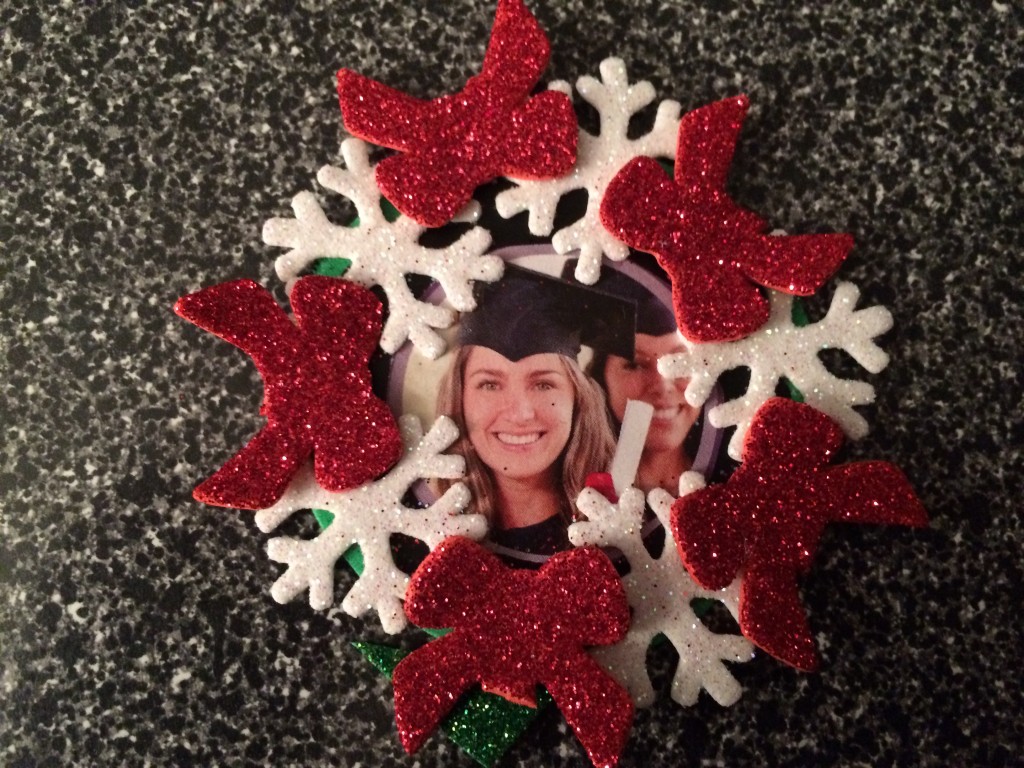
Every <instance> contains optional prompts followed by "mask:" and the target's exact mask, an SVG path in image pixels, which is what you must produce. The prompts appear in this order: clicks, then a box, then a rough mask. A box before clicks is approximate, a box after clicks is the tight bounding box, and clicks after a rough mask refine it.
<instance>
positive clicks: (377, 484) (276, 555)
mask: <svg viewBox="0 0 1024 768" xmlns="http://www.w3.org/2000/svg"><path fill="white" fill-rule="evenodd" d="M399 426H400V428H401V431H402V441H403V443H404V444H405V450H406V454H405V456H404V457H403V458H402V459H401V460H400V461H399V462H398V464H396V465H395V467H394V468H393V469H392V470H391V471H390V472H389V473H388V474H386V475H385V476H384V477H382V478H380V479H379V480H376V481H374V482H372V483H368V484H366V485H363V486H361V487H359V488H354V489H352V490H349V491H343V492H341V493H332V492H330V491H325V490H324V489H323V488H321V487H320V486H319V485H317V483H316V480H315V479H314V477H313V472H312V467H311V466H309V467H307V468H306V469H305V471H304V472H303V473H302V474H301V475H299V476H298V477H297V478H296V479H295V480H294V481H293V482H292V484H291V485H290V486H289V488H288V491H287V492H286V493H285V495H284V497H283V498H282V499H281V500H280V501H279V502H277V503H276V504H275V505H274V506H272V507H269V508H267V509H264V510H261V511H260V512H258V513H257V514H256V524H257V525H258V526H259V528H260V530H262V531H264V532H269V531H272V530H274V529H275V528H276V527H277V526H278V525H280V524H281V523H282V522H283V521H284V520H286V519H288V518H289V517H290V516H291V515H292V514H294V513H295V512H297V511H299V510H305V509H325V510H327V511H328V512H331V513H332V514H333V515H334V520H333V521H332V522H331V524H330V525H329V526H327V528H326V529H324V530H323V531H322V532H321V533H320V534H319V535H318V536H317V537H316V538H314V539H309V540H303V539H296V538H293V537H290V536H280V537H277V538H275V539H271V540H270V542H269V544H268V545H267V552H268V554H269V555H270V558H271V559H272V560H275V561H277V562H279V563H285V564H286V565H287V566H288V569H287V570H286V571H285V572H284V574H282V575H281V577H280V578H279V579H278V580H277V581H276V582H275V583H274V586H273V587H272V589H271V595H272V596H273V597H274V599H275V600H277V602H279V603H286V602H288V601H290V600H292V599H294V598H295V597H296V596H298V595H299V594H301V593H302V592H304V591H306V590H307V589H308V590H309V604H310V605H311V606H312V607H313V608H315V609H317V610H324V609H325V608H327V607H328V606H330V605H331V603H332V602H333V600H334V569H335V566H336V564H337V561H338V558H340V557H341V556H342V555H343V554H344V553H345V551H346V550H347V549H348V548H349V547H351V546H352V545H353V544H358V545H359V548H360V550H361V551H362V555H363V562H364V570H363V572H362V574H360V576H359V577H358V578H357V579H356V582H355V584H354V585H353V586H352V588H351V589H350V590H349V592H348V594H347V595H346V596H345V600H344V601H343V602H342V604H341V607H342V609H343V610H344V611H345V612H346V613H348V614H349V615H351V616H361V615H362V614H363V613H365V612H366V611H368V610H375V611H377V613H378V615H379V616H380V621H381V625H382V626H383V628H384V631H385V632H388V633H391V634H394V633H396V632H399V631H401V630H402V629H403V628H404V627H405V625H406V618H405V611H404V610H403V608H402V602H401V601H402V599H403V598H404V596H405V589H406V587H407V586H408V583H409V577H408V576H406V575H405V574H404V573H403V572H402V571H400V570H399V569H398V567H397V566H396V565H395V562H394V559H393V558H392V555H391V543H390V538H391V534H392V533H403V534H405V535H407V536H412V537H413V538H416V539H419V540H421V541H423V542H425V543H426V544H427V545H428V546H429V547H430V548H431V549H433V548H434V547H436V546H437V545H438V544H440V543H441V541H442V540H444V538H445V537H447V536H468V537H470V538H473V539H479V538H481V537H483V535H484V534H485V533H486V530H487V524H486V521H485V519H484V518H483V517H482V516H480V515H462V514H458V513H459V512H461V510H463V509H464V508H465V507H466V505H467V504H468V503H469V498H470V494H469V489H468V488H467V487H466V486H465V485H463V484H462V483H456V484H455V485H453V486H452V487H451V488H449V489H448V490H447V491H446V492H445V493H444V495H443V496H441V498H439V499H438V500H437V501H436V502H434V503H433V504H432V505H430V506H428V507H426V508H425V509H413V508H410V507H407V506H405V505H404V504H403V503H402V496H403V495H404V494H405V492H406V491H407V490H408V489H409V487H410V486H411V485H412V484H413V483H414V482H416V481H417V480H420V479H427V478H457V477H461V476H462V475H463V473H464V472H465V460H464V459H463V458H462V457H461V456H449V455H445V454H442V453H441V451H443V450H445V449H446V448H447V447H448V446H450V445H451V444H452V443H453V442H454V441H455V439H456V438H457V437H458V428H457V427H456V426H455V422H453V421H452V420H451V419H449V418H447V417H445V416H442V417H441V418H439V419H438V420H437V421H436V422H434V425H433V427H432V428H431V429H430V431H429V432H428V433H427V435H426V436H425V437H424V435H423V430H422V428H421V426H420V423H419V420H418V419H417V418H416V417H415V416H404V417H402V419H401V420H400V421H399Z"/></svg>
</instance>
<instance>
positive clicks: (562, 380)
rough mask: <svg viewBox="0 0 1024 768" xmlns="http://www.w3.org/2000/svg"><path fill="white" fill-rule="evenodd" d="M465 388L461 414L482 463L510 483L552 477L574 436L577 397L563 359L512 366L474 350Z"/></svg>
mask: <svg viewBox="0 0 1024 768" xmlns="http://www.w3.org/2000/svg"><path fill="white" fill-rule="evenodd" d="M462 383H463V396H462V412H463V416H464V418H465V420H466V429H467V431H468V433H469V440H470V442H471V443H472V444H473V447H474V448H475V449H476V452H477V454H478V455H479V456H480V460H481V461H483V463H484V464H486V465H487V466H488V467H490V468H491V470H492V471H493V472H494V473H495V474H496V475H504V476H506V477H509V478H515V479H528V478H532V477H536V476H538V475H541V474H543V473H547V472H549V470H550V469H551V467H552V465H553V464H554V463H555V461H556V460H557V459H558V457H559V455H561V453H562V451H563V449H564V448H565V446H566V443H568V442H569V434H570V432H571V431H572V415H573V402H574V400H575V397H574V392H573V385H572V381H571V380H570V379H569V376H568V374H567V373H566V371H565V363H564V362H563V360H562V358H561V356H560V355H556V354H553V353H545V354H539V355H530V356H529V357H524V358H523V359H521V360H518V361H517V362H512V361H511V360H509V359H508V358H506V357H504V356H503V355H501V354H499V353H498V352H495V351H494V350H492V349H488V348H487V347H477V346H474V347H471V348H470V352H469V356H468V358H467V359H466V367H465V369H464V371H463V382H462Z"/></svg>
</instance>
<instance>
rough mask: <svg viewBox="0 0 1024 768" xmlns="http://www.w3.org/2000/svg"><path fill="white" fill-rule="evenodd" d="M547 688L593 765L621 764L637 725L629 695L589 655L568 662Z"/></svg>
mask: <svg viewBox="0 0 1024 768" xmlns="http://www.w3.org/2000/svg"><path fill="white" fill-rule="evenodd" d="M544 685H545V687H546V688H547V689H548V693H550V694H551V696H552V698H554V700H555V703H556V704H557V705H558V708H559V709H560V710H561V711H562V715H563V716H564V717H565V721H566V722H567V723H568V724H569V727H571V728H572V730H573V732H574V733H575V734H576V737H577V738H578V739H579V740H580V743H581V744H582V745H583V748H584V749H585V750H586V752H587V755H589V756H590V760H591V762H593V764H594V765H595V766H598V768H603V767H604V766H614V765H616V764H618V762H619V757H620V756H621V755H622V750H623V749H624V748H625V746H626V740H627V739H628V738H629V730H630V728H631V727H632V725H633V699H632V698H631V697H630V695H629V692H628V691H627V690H626V689H625V688H623V687H622V686H621V685H619V683H617V682H616V681H615V679H614V678H613V677H612V676H611V675H609V674H608V673H607V672H605V671H604V670H603V669H602V668H601V666H600V665H599V664H598V663H597V662H596V661H594V660H593V659H592V658H590V657H589V656H587V655H586V654H585V653H579V654H577V655H576V656H575V657H572V658H570V659H567V660H565V664H564V665H562V668H561V669H560V670H558V673H557V674H555V675H552V676H551V677H550V678H548V679H547V680H545V681H544Z"/></svg>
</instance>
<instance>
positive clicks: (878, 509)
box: [672, 398, 928, 671]
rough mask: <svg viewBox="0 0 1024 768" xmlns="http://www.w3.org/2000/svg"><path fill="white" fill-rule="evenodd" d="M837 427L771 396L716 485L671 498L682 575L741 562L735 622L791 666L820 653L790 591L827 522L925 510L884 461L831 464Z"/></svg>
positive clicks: (726, 572)
mask: <svg viewBox="0 0 1024 768" xmlns="http://www.w3.org/2000/svg"><path fill="white" fill-rule="evenodd" d="M842 444H843V433H842V431H841V430H840V428H839V427H838V426H837V425H836V424H835V423H834V422H833V421H832V420H831V419H829V418H828V417H827V416H826V415H824V414H823V413H820V412H819V411H816V410H815V409H813V408H811V407H810V406H808V405H803V404H801V403H795V402H793V401H792V400H785V399H783V398H775V399H772V400H769V401H768V402H767V403H765V404H764V406H762V407H761V409H760V410H759V411H758V412H757V415H756V416H755V417H754V421H753V423H752V424H751V426H750V430H749V431H748V432H747V438H746V441H745V443H744V446H743V464H742V465H741V466H740V468H739V469H737V470H736V472H735V473H734V474H733V475H732V477H730V478H729V480H728V482H726V483H725V484H724V485H715V486H710V487H708V488H704V489H702V490H700V491H697V492H695V493H692V494H689V495H687V496H683V497H682V498H680V499H677V500H676V502H675V504H674V505H673V507H672V531H673V533H674V534H675V538H676V542H677V543H678V547H679V554H680V557H681V558H682V560H683V562H684V563H685V564H686V567H687V569H688V570H689V572H690V575H692V576H693V578H694V579H696V580H697V582H699V583H700V584H701V585H702V586H704V587H706V588H708V589H721V588H722V587H725V586H727V585H728V584H729V583H730V582H732V580H733V579H734V578H735V577H736V574H737V573H739V572H740V570H741V569H742V570H743V588H742V590H741V594H740V628H741V629H742V631H743V634H744V635H746V636H747V637H748V638H749V639H750V640H751V641H752V642H753V643H754V644H755V645H757V646H758V647H759V648H761V649H762V650H764V651H766V652H767V653H769V654H771V655H772V656H774V657H775V658H777V659H779V660H780V661H784V662H786V663H787V664H790V665H792V666H794V667H796V668H797V669H802V670H807V671H811V670H814V669H817V667H818V663H819V660H818V653H817V650H816V648H815V645H814V639H813V637H812V636H811V632H810V629H809V628H808V625H807V618H806V616H805V615H804V610H803V607H802V605H801V603H800V597H799V593H798V591H797V576H798V575H799V574H802V573H806V572H807V571H808V570H809V568H810V565H811V561H812V559H813V557H814V552H815V550H816V549H817V547H818V540H819V538H820V537H821V533H822V531H823V530H824V528H825V524H826V523H828V522H831V521H841V522H851V523H878V524H884V525H910V526H926V525H927V524H928V515H927V513H926V512H925V510H924V508H923V507H922V506H921V503H920V502H919V501H918V499H917V496H915V494H914V491H913V489H912V488H911V487H910V483H909V482H908V481H907V478H906V477H905V476H904V475H903V473H902V472H900V470H899V469H897V468H896V467H895V466H893V465H892V464H889V463H888V462H884V461H862V462H856V463H852V464H843V465H840V466H835V467H830V466H829V462H830V461H832V460H833V459H834V457H835V454H836V451H837V450H838V449H839V448H840V447H841V446H842Z"/></svg>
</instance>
